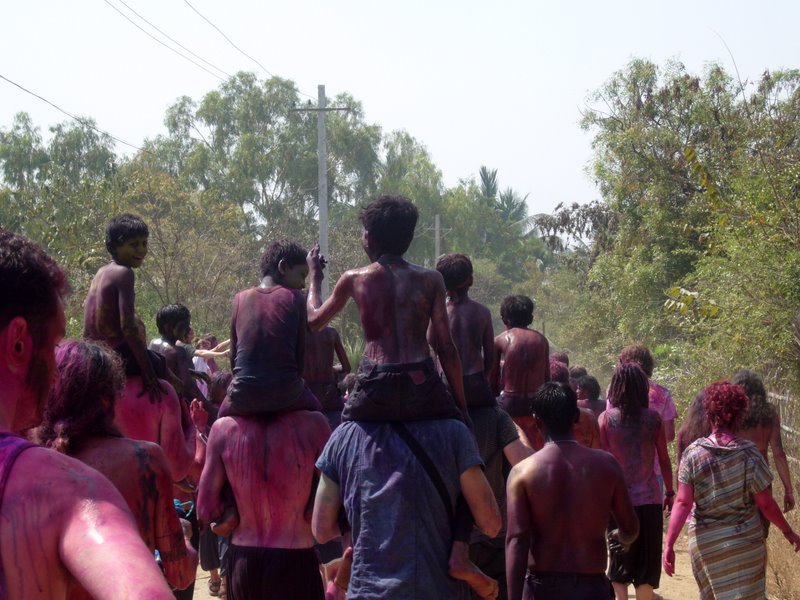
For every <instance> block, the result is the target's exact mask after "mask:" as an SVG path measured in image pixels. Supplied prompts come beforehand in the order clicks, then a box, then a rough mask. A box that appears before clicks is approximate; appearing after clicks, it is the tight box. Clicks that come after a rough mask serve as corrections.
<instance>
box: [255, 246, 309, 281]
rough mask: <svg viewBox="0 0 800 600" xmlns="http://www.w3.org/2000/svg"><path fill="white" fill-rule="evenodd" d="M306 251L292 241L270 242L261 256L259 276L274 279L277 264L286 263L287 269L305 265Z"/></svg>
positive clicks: (276, 272)
mask: <svg viewBox="0 0 800 600" xmlns="http://www.w3.org/2000/svg"><path fill="white" fill-rule="evenodd" d="M307 255H308V251H307V250H306V249H305V248H303V247H302V246H301V245H300V244H298V243H297V242H293V241H292V240H286V239H283V240H277V241H275V242H270V243H269V244H268V245H267V247H266V248H265V249H264V254H262V255H261V276H262V277H266V276H267V275H269V276H270V277H274V276H275V275H277V274H278V263H279V262H281V261H282V260H285V261H286V265H287V266H288V267H294V266H297V265H304V264H306V256H307Z"/></svg>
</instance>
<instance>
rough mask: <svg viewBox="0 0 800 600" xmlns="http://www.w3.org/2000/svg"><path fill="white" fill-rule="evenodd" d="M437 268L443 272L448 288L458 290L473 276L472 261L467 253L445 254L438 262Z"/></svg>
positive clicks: (445, 284)
mask: <svg viewBox="0 0 800 600" xmlns="http://www.w3.org/2000/svg"><path fill="white" fill-rule="evenodd" d="M436 270H437V271H439V273H441V274H442V278H444V287H445V289H446V290H449V291H452V290H458V289H462V288H464V286H466V284H467V282H468V281H469V278H470V277H472V261H471V260H470V259H469V257H468V256H467V255H466V254H445V255H444V256H443V257H442V258H440V259H439V261H438V262H437V263H436Z"/></svg>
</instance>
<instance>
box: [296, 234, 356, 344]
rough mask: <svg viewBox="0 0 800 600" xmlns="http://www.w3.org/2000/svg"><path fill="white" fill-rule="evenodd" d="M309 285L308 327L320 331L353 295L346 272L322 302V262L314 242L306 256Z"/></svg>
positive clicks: (349, 276) (349, 277) (317, 245)
mask: <svg viewBox="0 0 800 600" xmlns="http://www.w3.org/2000/svg"><path fill="white" fill-rule="evenodd" d="M306 262H307V263H308V273H309V280H310V282H311V283H310V285H309V287H308V301H307V302H306V306H307V308H308V328H309V329H310V330H311V331H320V330H321V329H322V328H323V327H325V325H327V324H328V323H330V321H331V319H333V317H335V316H336V315H337V314H338V313H339V311H340V310H342V309H343V308H344V306H345V304H347V301H348V300H349V299H350V298H351V297H352V295H353V289H352V288H353V283H352V279H353V278H352V275H351V274H350V273H349V272H348V273H345V274H344V275H342V276H341V277H340V278H339V281H337V282H336V285H335V286H334V287H333V292H331V295H330V297H329V298H328V299H327V300H325V302H324V303H323V302H322V279H323V277H324V274H323V268H324V267H323V264H322V257H321V256H320V254H319V244H315V245H314V247H313V248H312V249H311V252H309V253H308V257H307V258H306Z"/></svg>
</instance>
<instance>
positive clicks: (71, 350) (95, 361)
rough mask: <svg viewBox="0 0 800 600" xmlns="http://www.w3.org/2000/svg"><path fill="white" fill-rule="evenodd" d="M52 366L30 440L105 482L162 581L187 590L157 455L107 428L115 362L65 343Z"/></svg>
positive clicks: (88, 347)
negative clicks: (157, 562)
mask: <svg viewBox="0 0 800 600" xmlns="http://www.w3.org/2000/svg"><path fill="white" fill-rule="evenodd" d="M56 367H57V369H58V377H57V379H56V383H55V385H54V387H53V390H52V391H51V393H50V396H49V398H48V400H47V405H46V406H45V411H44V415H45V418H44V421H43V422H42V425H41V426H40V427H39V428H38V429H37V431H36V438H37V441H38V442H39V444H41V445H43V446H46V447H48V448H52V449H54V450H57V451H59V452H62V453H64V454H66V455H67V456H72V457H74V458H77V459H78V460H80V461H81V462H82V463H84V464H87V465H89V466H90V467H92V468H93V469H96V470H97V471H99V472H100V473H102V474H103V475H105V476H106V477H108V479H109V481H111V483H113V484H114V487H116V488H117V490H119V492H120V493H121V494H122V497H123V498H124V499H125V502H127V503H128V508H130V510H131V513H133V515H134V516H135V517H136V520H137V523H138V525H139V533H140V534H141V536H142V540H143V541H144V543H145V544H147V547H148V548H149V549H150V551H151V552H154V551H156V550H157V551H158V553H159V555H160V557H161V564H162V567H163V569H164V575H165V576H166V578H167V581H168V582H169V583H170V585H172V586H173V587H175V588H178V589H183V588H186V587H188V586H189V585H190V584H191V583H192V582H193V581H194V578H195V571H196V569H197V554H196V553H195V551H194V550H193V549H192V547H191V545H190V544H189V540H188V539H184V535H183V529H182V527H181V524H180V521H179V520H178V517H177V515H176V514H175V507H174V505H173V503H172V474H171V473H170V470H169V466H168V465H167V461H166V459H165V457H164V453H163V452H162V451H161V448H159V447H158V446H157V445H156V444H151V443H149V442H140V441H134V440H130V439H127V438H124V437H122V436H121V435H120V433H119V431H118V430H117V429H116V427H114V425H113V418H114V417H113V415H114V405H115V403H116V398H117V397H118V396H119V394H120V393H121V392H122V389H123V381H124V379H125V377H124V371H123V367H122V364H121V361H120V359H119V357H118V356H117V355H116V354H115V353H113V352H108V351H106V350H104V349H103V348H101V347H100V346H97V345H95V344H92V343H87V342H75V341H69V342H66V343H63V344H61V345H60V346H59V347H58V350H57V352H56ZM147 404H149V403H147ZM89 597H90V596H89V595H88V594H87V593H86V591H85V590H83V589H82V588H81V589H76V590H74V591H73V592H71V593H70V598H71V600H78V599H79V598H87V599H88V598H89Z"/></svg>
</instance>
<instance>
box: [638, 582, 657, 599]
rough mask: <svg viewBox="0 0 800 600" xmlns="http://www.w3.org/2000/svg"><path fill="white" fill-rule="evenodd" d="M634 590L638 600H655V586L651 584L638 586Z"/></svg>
mask: <svg viewBox="0 0 800 600" xmlns="http://www.w3.org/2000/svg"><path fill="white" fill-rule="evenodd" d="M634 589H635V590H636V600H653V586H652V585H650V584H649V583H643V584H642V585H637V586H636V587H635V588H634Z"/></svg>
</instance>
